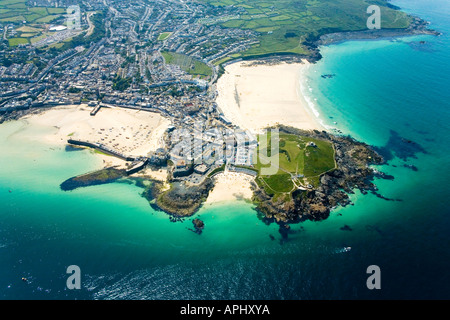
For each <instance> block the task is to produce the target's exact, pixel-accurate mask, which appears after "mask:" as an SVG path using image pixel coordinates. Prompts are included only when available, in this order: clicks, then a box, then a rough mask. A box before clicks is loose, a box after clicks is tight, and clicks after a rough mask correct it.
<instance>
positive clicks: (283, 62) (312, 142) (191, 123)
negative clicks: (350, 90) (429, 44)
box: [0, 0, 433, 221]
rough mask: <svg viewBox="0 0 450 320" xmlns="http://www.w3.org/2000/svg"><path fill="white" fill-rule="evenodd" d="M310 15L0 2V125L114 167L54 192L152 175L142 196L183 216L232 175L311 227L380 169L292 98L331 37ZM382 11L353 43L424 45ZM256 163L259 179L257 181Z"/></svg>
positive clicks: (173, 0) (67, 1) (185, 6)
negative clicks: (41, 135) (387, 24)
mask: <svg viewBox="0 0 450 320" xmlns="http://www.w3.org/2000/svg"><path fill="white" fill-rule="evenodd" d="M14 1H16V0H14ZM316 5H317V7H316V9H317V12H316V13H317V15H313V13H312V11H305V12H300V13H299V12H298V11H299V10H300V11H302V10H303V11H304V10H306V8H303V9H301V8H300V9H299V8H297V7H296V6H292V5H289V4H287V5H283V4H279V5H278V4H277V5H276V4H275V3H273V5H267V4H266V5H262V4H261V3H257V2H252V5H244V4H242V3H240V2H235V1H231V3H228V2H224V3H222V2H217V3H215V2H214V3H213V2H211V1H208V0H204V1H182V0H155V1H148V0H138V1H118V0H96V1H75V0H17V2H14V3H7V2H5V3H4V4H3V2H2V3H0V6H1V8H2V10H3V11H2V12H0V35H1V36H2V41H1V42H0V123H1V122H3V121H6V120H14V119H19V118H21V117H24V116H27V115H33V114H34V115H36V114H40V113H45V115H46V116H42V117H41V118H40V119H39V121H40V124H44V125H46V126H49V127H53V128H55V129H57V130H58V133H57V139H56V140H58V143H63V144H64V145H67V146H70V147H77V148H79V147H82V148H90V149H92V150H94V151H95V152H96V153H97V154H99V155H102V156H104V155H107V156H109V158H114V159H118V160H119V161H120V164H119V165H117V162H115V161H111V160H110V159H108V160H104V165H105V171H102V172H101V173H94V174H90V175H84V176H83V175H82V176H79V177H74V178H73V179H69V180H67V181H65V182H63V183H62V184H61V188H62V189H64V190H72V189H73V188H76V187H77V186H87V185H89V184H91V185H92V184H98V183H109V182H112V181H115V180H117V179H118V178H119V177H122V176H132V175H134V174H136V173H138V172H141V171H147V169H149V168H150V169H155V170H161V168H164V170H165V172H166V173H167V174H166V175H165V176H163V177H159V182H163V183H162V184H159V182H158V183H155V184H154V187H153V188H152V190H146V191H145V192H144V194H145V195H146V198H148V200H149V202H151V203H152V201H153V200H155V199H156V205H157V206H158V207H159V208H160V209H163V210H164V211H166V212H168V213H171V214H173V215H175V216H190V215H192V214H194V213H195V212H196V210H198V208H199V207H200V206H201V204H202V203H203V202H204V201H205V199H206V198H208V195H209V192H210V191H211V189H212V188H213V186H214V183H213V182H212V178H213V177H215V176H217V175H218V174H222V173H227V174H228V173H232V174H236V175H239V176H244V177H245V178H244V180H245V181H241V182H243V184H242V185H245V188H247V189H251V190H250V192H247V193H246V194H247V199H249V198H251V200H255V201H256V203H257V205H258V209H259V210H260V211H262V212H264V213H265V214H266V215H267V217H271V218H275V219H276V220H277V221H291V220H295V219H299V218H302V217H309V218H312V219H324V218H326V217H327V216H328V214H329V212H330V210H331V209H332V208H333V207H335V206H336V205H338V204H341V205H345V204H348V195H347V194H346V193H344V192H343V191H342V190H346V192H348V193H350V192H351V191H352V189H353V188H358V189H360V190H361V191H362V192H366V191H367V190H369V191H371V192H375V191H376V188H375V186H374V185H373V184H372V183H371V182H370V181H371V179H372V178H373V177H374V172H373V170H371V169H368V168H367V166H368V164H372V163H377V164H379V163H381V162H382V158H381V157H380V156H379V155H377V154H376V153H375V152H373V150H371V149H370V147H369V146H367V145H364V144H361V143H359V142H357V141H354V140H353V139H351V138H340V137H335V136H333V135H330V134H328V133H327V132H326V131H325V130H324V127H323V126H322V125H321V124H320V123H318V119H317V116H316V114H315V113H316V112H315V110H314V108H313V107H311V102H310V101H309V100H307V97H305V96H304V94H303V93H301V92H299V89H298V86H299V83H300V80H301V77H302V74H303V72H304V71H305V70H307V68H308V67H309V64H310V63H314V62H315V61H317V60H319V59H320V57H321V56H320V53H319V50H318V44H320V41H326V43H332V42H333V41H334V40H336V41H339V39H341V37H342V33H332V32H331V31H334V29H333V28H331V29H329V28H326V26H328V25H329V24H330V23H331V22H330V21H327V20H326V19H323V17H322V16H321V13H320V12H321V10H325V9H326V10H329V9H328V8H327V7H326V5H325V4H324V3H322V2H318V3H316ZM387 7H388V9H386V10H388V12H389V13H390V14H391V15H392V19H391V20H392V26H391V27H392V28H388V29H387V31H384V30H380V31H379V32H378V31H375V32H372V30H370V32H371V33H370V34H368V33H364V35H365V36H367V37H372V38H377V37H380V36H383V34H387V35H389V36H393V35H395V34H398V35H403V34H420V33H433V31H429V30H427V29H426V25H427V24H426V22H425V21H423V20H421V19H418V18H415V17H409V16H407V15H404V14H399V13H398V12H397V11H396V9H395V7H392V8H391V7H389V6H387ZM310 9H312V8H310ZM355 10H356V9H355ZM389 10H390V11H389ZM345 17H346V19H347V20H348V21H347V20H346V27H345V28H347V29H348V30H353V28H354V24H355V23H356V24H358V25H360V28H362V29H364V28H366V24H365V19H362V20H361V19H358V18H354V19H355V21H352V20H351V18H349V17H357V15H354V16H351V15H347V16H345ZM352 19H353V18H352ZM313 22H314V23H313ZM338 22H339V23H342V21H341V20H339V21H338ZM345 28H344V29H345ZM297 29H298V30H297ZM327 30H328V31H327ZM392 30H394V31H392ZM361 32H364V31H361ZM348 34H349V35H350V36H352V37H356V38H357V37H359V36H360V33H358V32H354V33H348ZM320 35H325V36H327V37H326V38H323V37H321V36H320ZM324 39H325V40H324ZM334 76H335V75H334V74H333V75H322V78H323V79H331V78H333V77H334ZM28 120H30V118H28ZM35 120H36V119H35ZM39 121H38V122H39ZM293 128H296V129H293ZM266 129H268V130H266ZM272 129H274V130H276V132H278V131H279V130H281V136H276V138H274V139H272V140H271V141H270V142H269V144H272V146H271V147H269V145H268V144H266V143H265V142H263V141H264V138H266V139H267V138H268V136H270V133H269V134H267V132H268V131H269V130H272ZM297 129H299V130H300V131H298V130H297ZM265 130H266V131H265ZM264 132H265V133H266V134H267V135H266V136H264V137H263V138H262V137H261V134H262V133H264ZM336 132H337V133H339V131H338V130H337V129H336V130H335V133H336ZM273 137H274V136H272V137H271V138H273ZM275 144H276V145H278V144H279V148H278V150H275V151H274V152H273V156H276V157H277V158H278V159H277V160H279V161H278V162H276V163H275V164H273V163H271V161H270V160H271V159H270V157H271V156H269V153H272V152H271V151H270V150H269V149H271V148H274V147H275ZM349 154H351V155H353V156H349ZM261 155H262V157H261ZM267 164H270V166H272V167H273V169H274V171H273V172H272V173H271V174H263V171H264V170H263V169H265V168H266V167H265V166H266V165H267ZM105 177H106V178H105ZM152 179H153V177H152ZM249 179H250V180H249ZM217 181H225V182H224V183H225V184H228V185H229V186H230V188H231V187H232V186H233V184H236V185H238V183H232V182H230V181H232V180H223V179H222V180H221V179H217V180H216V182H217ZM226 181H228V182H226ZM249 181H250V183H249ZM167 182H169V183H168V186H167ZM350 185H351V187H350ZM229 190H231V189H229ZM229 192H232V193H233V194H234V191H229ZM238 194H240V193H238Z"/></svg>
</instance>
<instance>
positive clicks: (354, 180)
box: [253, 126, 391, 223]
mask: <svg viewBox="0 0 450 320" xmlns="http://www.w3.org/2000/svg"><path fill="white" fill-rule="evenodd" d="M279 129H280V132H286V133H290V134H296V135H302V136H309V137H312V138H316V139H323V140H326V141H329V142H331V143H333V145H334V147H335V150H336V153H335V160H336V163H337V168H336V169H334V170H332V171H330V172H327V173H325V174H323V175H322V176H321V177H320V185H319V186H318V187H317V188H315V189H309V190H296V191H295V192H293V193H292V197H291V199H290V200H288V201H286V199H284V200H274V199H272V197H271V196H270V195H268V194H266V193H265V191H264V190H263V189H262V188H256V189H255V190H254V197H253V200H254V202H255V203H256V204H257V209H258V210H259V211H260V212H262V213H263V214H264V216H265V217H266V218H267V219H273V220H275V221H276V222H278V223H290V222H298V221H302V220H323V219H326V218H328V216H329V214H330V211H331V210H332V209H333V208H335V207H337V206H347V205H349V204H351V201H350V199H349V194H352V193H354V191H353V190H356V189H358V190H360V191H361V192H362V193H368V192H372V193H375V194H377V187H376V186H375V185H374V184H373V182H372V181H373V179H374V177H375V176H377V177H381V178H383V175H382V174H380V173H379V172H378V171H376V170H374V169H372V168H370V167H369V165H371V164H382V163H383V162H384V159H383V158H382V157H381V156H380V155H379V154H377V153H376V152H375V151H374V150H373V149H372V148H371V147H370V146H368V145H367V144H364V143H362V142H358V141H356V140H354V139H353V138H351V137H348V136H335V135H332V134H329V133H328V132H326V131H318V130H314V131H304V130H300V129H296V128H291V127H285V126H279ZM387 178H388V179H391V176H387ZM379 196H380V197H382V196H381V195H379Z"/></svg>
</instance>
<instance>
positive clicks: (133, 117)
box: [23, 105, 170, 166]
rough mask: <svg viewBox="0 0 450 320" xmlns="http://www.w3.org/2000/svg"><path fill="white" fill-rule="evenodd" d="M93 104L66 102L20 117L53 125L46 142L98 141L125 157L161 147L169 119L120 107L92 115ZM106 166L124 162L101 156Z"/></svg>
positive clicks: (33, 122)
mask: <svg viewBox="0 0 450 320" xmlns="http://www.w3.org/2000/svg"><path fill="white" fill-rule="evenodd" d="M91 111H92V107H88V106H86V105H68V106H61V107H55V108H51V109H49V110H46V111H44V112H43V113H39V114H32V115H29V116H26V117H24V118H23V120H25V121H27V122H28V123H29V124H30V125H36V126H45V127H53V128H55V130H53V131H52V133H51V134H49V135H47V136H46V137H44V139H45V140H46V142H48V143H55V144H64V145H65V144H67V140H68V139H69V138H72V139H79V140H83V141H89V142H96V143H101V144H103V145H105V146H107V147H109V148H111V149H114V150H116V151H118V152H121V153H123V154H124V155H127V156H146V155H147V154H148V153H149V152H150V151H155V150H156V149H157V148H159V147H160V146H161V138H162V136H163V134H164V131H165V130H166V129H167V127H168V126H169V125H170V121H169V120H168V119H166V118H164V117H162V116H161V115H160V114H158V113H153V112H146V111H138V110H131V109H122V108H102V109H101V110H100V111H99V112H98V113H97V114H96V115H95V116H91V115H90V112H91ZM99 156H101V157H102V158H103V160H104V163H105V166H110V165H115V166H116V165H117V166H119V165H120V166H123V165H125V162H124V161H122V160H120V159H118V158H115V157H112V156H105V155H100V154H99Z"/></svg>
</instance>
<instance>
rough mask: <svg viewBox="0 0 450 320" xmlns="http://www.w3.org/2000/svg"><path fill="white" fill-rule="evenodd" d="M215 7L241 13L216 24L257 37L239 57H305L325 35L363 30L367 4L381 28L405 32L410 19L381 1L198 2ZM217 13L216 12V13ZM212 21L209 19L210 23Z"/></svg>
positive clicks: (205, 0)
mask: <svg viewBox="0 0 450 320" xmlns="http://www.w3.org/2000/svg"><path fill="white" fill-rule="evenodd" d="M202 1H203V2H206V3H209V4H210V5H212V6H216V7H226V6H235V7H241V8H243V9H244V10H245V13H242V14H241V15H240V17H239V18H237V19H236V18H235V19H232V20H227V21H221V20H220V19H217V21H216V24H219V25H221V26H223V27H227V28H240V29H250V30H254V31H257V32H259V33H260V36H259V40H260V44H259V45H255V46H254V47H253V48H250V49H249V50H247V51H245V52H243V53H241V54H240V57H248V56H260V55H267V54H274V53H295V54H308V48H307V46H306V44H307V40H308V39H311V38H314V37H318V36H320V35H322V34H325V33H330V32H339V31H357V30H366V29H367V26H366V22H367V18H368V17H369V15H368V14H367V12H366V10H367V7H368V6H369V5H371V4H376V5H378V6H380V8H381V26H382V28H386V29H389V28H406V27H407V26H408V25H409V23H410V17H408V16H407V15H406V14H405V13H403V12H400V11H397V10H394V9H391V8H389V7H388V6H387V4H386V2H385V1H384V0H333V1H331V0H263V1H261V0H202ZM218 12H220V11H218ZM210 20H213V19H210Z"/></svg>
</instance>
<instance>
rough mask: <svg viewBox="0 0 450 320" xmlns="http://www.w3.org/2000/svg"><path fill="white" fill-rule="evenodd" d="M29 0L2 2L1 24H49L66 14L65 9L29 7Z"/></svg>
mask: <svg viewBox="0 0 450 320" xmlns="http://www.w3.org/2000/svg"><path fill="white" fill-rule="evenodd" d="M26 2H27V0H0V22H6V23H22V22H23V21H25V22H26V23H37V24H40V23H48V22H51V21H53V20H55V19H57V18H59V17H61V15H62V14H64V13H65V9H63V8H45V7H31V6H27V4H26Z"/></svg>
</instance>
